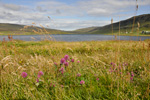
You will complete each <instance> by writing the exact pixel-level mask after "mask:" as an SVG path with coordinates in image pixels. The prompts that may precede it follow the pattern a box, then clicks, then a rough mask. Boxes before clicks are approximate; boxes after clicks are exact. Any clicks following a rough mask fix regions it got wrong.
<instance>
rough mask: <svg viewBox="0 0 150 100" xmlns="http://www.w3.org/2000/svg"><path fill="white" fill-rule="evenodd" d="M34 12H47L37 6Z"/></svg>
mask: <svg viewBox="0 0 150 100" xmlns="http://www.w3.org/2000/svg"><path fill="white" fill-rule="evenodd" d="M36 10H38V11H39V12H46V11H47V10H44V9H43V8H42V7H41V6H37V7H36Z"/></svg>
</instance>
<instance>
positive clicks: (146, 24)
mask: <svg viewBox="0 0 150 100" xmlns="http://www.w3.org/2000/svg"><path fill="white" fill-rule="evenodd" d="M133 20H134V17H132V18H129V19H127V20H123V21H120V32H121V33H122V34H129V33H131V31H132V25H133ZM138 22H139V23H140V28H139V29H140V30H139V33H141V31H150V14H145V15H140V16H136V17H135V24H134V30H133V33H131V34H135V33H137V27H138V25H137V23H138ZM110 23H111V22H110ZM113 31H114V33H116V34H117V33H118V32H119V22H117V23H113ZM74 33H80V34H85V33H86V34H111V33H112V25H111V24H109V25H106V26H103V27H89V28H83V29H78V30H75V31H74Z"/></svg>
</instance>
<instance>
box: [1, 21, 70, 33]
mask: <svg viewBox="0 0 150 100" xmlns="http://www.w3.org/2000/svg"><path fill="white" fill-rule="evenodd" d="M8 34H9V35H33V34H69V33H68V32H65V31H61V30H55V29H48V28H44V27H35V26H33V25H31V26H25V25H18V24H8V23H0V35H8Z"/></svg>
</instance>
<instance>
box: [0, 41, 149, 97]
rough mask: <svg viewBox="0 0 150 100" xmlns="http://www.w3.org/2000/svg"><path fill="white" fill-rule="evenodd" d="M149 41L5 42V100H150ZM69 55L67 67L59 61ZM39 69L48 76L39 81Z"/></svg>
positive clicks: (1, 55)
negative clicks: (24, 74) (23, 73)
mask: <svg viewBox="0 0 150 100" xmlns="http://www.w3.org/2000/svg"><path fill="white" fill-rule="evenodd" d="M149 42H150V41H143V42H138V41H135V42H133V41H132V42H130V41H120V44H121V45H120V47H119V45H118V42H117V41H101V42H94V41H90V42H71V43H68V42H52V41H40V42H21V41H14V43H12V42H7V43H5V45H2V43H1V44H0V51H1V52H0V72H1V77H0V79H1V83H0V90H1V91H0V99H2V100H3V99H4V100H5V99H64V100H68V99H86V100H87V99H111V100H112V99H114V100H116V99H150V98H149V85H150V83H149V81H150V74H149V70H150V67H149V66H150V58H149V57H150V56H149V54H150V52H149V45H150V44H149ZM137 43H138V45H137ZM143 43H144V47H143ZM12 45H13V47H12ZM93 47H94V48H93ZM116 48H119V50H120V52H119V54H117V55H118V56H117V59H120V60H118V61H117V62H115V55H116V54H115V53H116V51H117V52H118V49H116ZM66 54H68V55H69V59H70V60H68V62H69V65H68V66H66V67H65V65H64V64H63V65H60V60H61V58H63V57H64V56H65V55H66ZM71 59H74V62H71ZM61 67H64V68H65V71H64V73H63V74H62V73H61V71H59V70H60V68H61ZM39 71H42V72H43V73H44V75H43V76H41V77H40V78H39V82H37V81H36V80H37V78H38V73H39ZM22 72H26V73H27V74H28V75H27V77H26V78H23V77H22V76H21V74H22ZM78 74H81V76H78ZM81 80H83V81H84V82H85V84H80V82H81Z"/></svg>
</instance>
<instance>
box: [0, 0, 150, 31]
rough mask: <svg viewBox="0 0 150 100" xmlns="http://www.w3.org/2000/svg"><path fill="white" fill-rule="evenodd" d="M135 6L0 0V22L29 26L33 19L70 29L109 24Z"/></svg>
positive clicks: (91, 0)
mask: <svg viewBox="0 0 150 100" xmlns="http://www.w3.org/2000/svg"><path fill="white" fill-rule="evenodd" d="M135 5H136V2H135V0H78V1H76V2H74V3H72V4H67V3H65V2H58V1H56V0H49V1H48V0H42V1H38V2H34V4H30V5H23V4H22V5H17V4H6V3H0V23H6V22H8V23H16V24H25V25H31V23H32V22H35V23H37V25H39V24H42V25H45V26H46V25H48V26H50V28H55V29H62V30H74V29H78V28H85V27H91V26H103V25H106V24H109V23H110V21H109V20H110V18H111V17H114V16H117V15H119V16H121V17H123V18H124V19H125V18H127V17H128V16H133V13H134V12H135ZM138 5H139V6H142V7H143V6H148V5H150V0H138ZM124 12H126V13H124ZM122 15H123V16H122ZM47 16H50V17H51V18H52V20H49V19H48V17H47ZM101 18H103V19H101ZM90 19H91V20H90ZM96 19H97V20H96Z"/></svg>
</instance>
